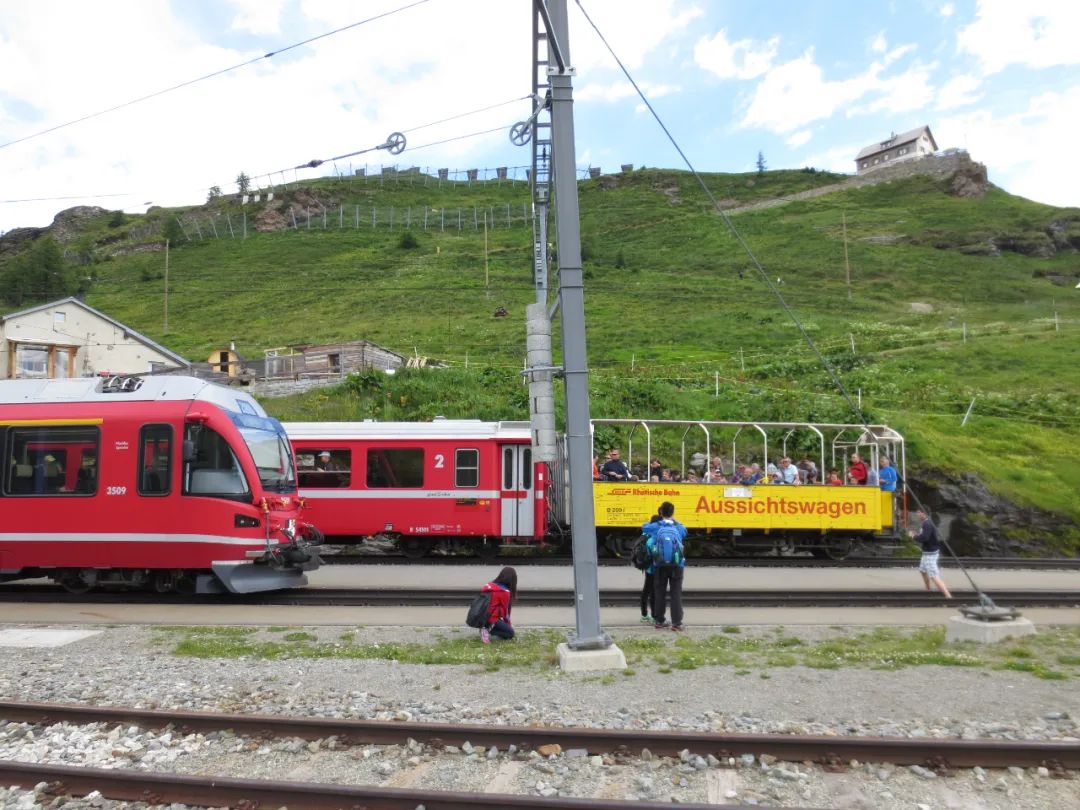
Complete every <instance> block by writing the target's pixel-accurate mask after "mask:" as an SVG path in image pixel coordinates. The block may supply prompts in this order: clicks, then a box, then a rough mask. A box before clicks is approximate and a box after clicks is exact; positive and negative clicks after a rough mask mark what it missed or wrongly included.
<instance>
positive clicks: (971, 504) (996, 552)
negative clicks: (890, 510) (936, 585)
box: [909, 470, 1080, 557]
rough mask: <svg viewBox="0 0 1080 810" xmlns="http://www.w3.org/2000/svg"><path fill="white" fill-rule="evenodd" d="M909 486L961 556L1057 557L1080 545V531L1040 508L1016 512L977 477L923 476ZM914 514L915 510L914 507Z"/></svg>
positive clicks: (927, 473) (922, 473)
mask: <svg viewBox="0 0 1080 810" xmlns="http://www.w3.org/2000/svg"><path fill="white" fill-rule="evenodd" d="M909 484H910V485H911V488H912V489H913V490H914V491H915V494H916V495H918V496H919V499H920V500H921V501H922V502H923V503H924V504H926V505H927V506H928V507H929V508H930V510H931V511H932V513H933V515H934V519H935V520H936V522H937V523H938V526H939V528H940V529H941V530H942V533H943V535H944V536H945V538H946V539H947V540H948V541H949V544H950V545H951V546H952V547H953V550H954V551H955V552H956V553H957V554H959V555H961V556H965V555H966V556H973V557H978V556H984V557H997V556H1002V557H1005V556H1016V555H1027V556H1031V555H1048V556H1056V555H1058V554H1061V553H1062V549H1065V548H1069V547H1072V549H1073V553H1076V544H1077V543H1078V542H1080V526H1077V524H1076V523H1075V522H1074V521H1072V520H1070V519H1069V518H1067V517H1065V516H1064V515H1058V514H1054V513H1053V512H1047V511H1045V510H1042V509H1037V508H1035V507H1023V506H1017V505H1016V504H1014V503H1012V502H1011V501H1007V500H1005V499H1004V498H1001V497H999V496H997V495H994V494H993V493H992V492H990V490H988V489H987V488H986V487H985V486H984V485H983V484H982V483H981V482H980V481H979V480H978V479H977V478H975V477H974V476H973V475H959V476H950V475H948V474H945V473H942V472H940V471H937V470H919V471H918V472H916V473H913V474H912V475H911V476H909ZM910 506H911V508H914V505H913V504H911V505H910Z"/></svg>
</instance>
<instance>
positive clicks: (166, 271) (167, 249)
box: [162, 239, 169, 334]
mask: <svg viewBox="0 0 1080 810" xmlns="http://www.w3.org/2000/svg"><path fill="white" fill-rule="evenodd" d="M162 333H164V334H168V333H169V240H168V239H166V240H165V328H164V329H162Z"/></svg>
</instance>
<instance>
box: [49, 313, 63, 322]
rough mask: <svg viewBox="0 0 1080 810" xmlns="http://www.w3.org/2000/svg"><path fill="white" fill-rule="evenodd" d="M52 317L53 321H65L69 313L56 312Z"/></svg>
mask: <svg viewBox="0 0 1080 810" xmlns="http://www.w3.org/2000/svg"><path fill="white" fill-rule="evenodd" d="M52 319H53V323H63V322H64V321H66V320H67V314H66V313H64V312H54V313H53V316H52Z"/></svg>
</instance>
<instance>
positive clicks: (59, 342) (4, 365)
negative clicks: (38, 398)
mask: <svg viewBox="0 0 1080 810" xmlns="http://www.w3.org/2000/svg"><path fill="white" fill-rule="evenodd" d="M190 368H191V364H190V363H189V362H188V361H187V360H185V359H184V358H183V357H181V356H180V355H178V354H175V353H174V352H171V351H169V350H168V349H166V348H165V347H164V346H161V345H159V344H157V343H155V342H154V341H152V340H150V338H148V337H146V336H145V335H141V334H139V333H138V332H136V331H135V330H134V329H131V328H130V327H127V326H124V324H122V323H120V322H119V321H115V320H113V319H112V318H110V317H109V316H108V315H106V314H105V313H103V312H99V311H98V310H96V309H94V308H93V307H91V306H89V305H87V304H85V303H83V302H82V301H80V300H79V299H78V298H62V299H60V300H59V301H52V302H50V303H47V304H40V305H38V306H36V307H31V308H30V309H24V310H21V311H19V312H12V313H11V314H9V315H0V379H43V380H46V379H66V378H69V377H89V376H93V375H94V374H99V373H100V374H104V373H111V374H146V373H148V372H149V373H164V372H169V371H176V370H184V371H186V370H189V369H190Z"/></svg>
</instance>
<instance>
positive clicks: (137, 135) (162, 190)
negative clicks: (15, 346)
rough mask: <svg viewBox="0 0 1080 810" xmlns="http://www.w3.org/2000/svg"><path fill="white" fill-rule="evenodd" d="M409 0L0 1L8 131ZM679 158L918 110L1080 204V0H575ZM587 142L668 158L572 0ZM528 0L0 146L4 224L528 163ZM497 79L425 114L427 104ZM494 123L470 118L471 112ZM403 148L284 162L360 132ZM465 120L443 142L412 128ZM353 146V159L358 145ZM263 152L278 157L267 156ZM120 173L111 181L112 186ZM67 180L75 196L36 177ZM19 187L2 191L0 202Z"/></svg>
mask: <svg viewBox="0 0 1080 810" xmlns="http://www.w3.org/2000/svg"><path fill="white" fill-rule="evenodd" d="M410 2H412V0H362V1H361V0H357V1H356V2H348V1H347V0H214V1H213V2H211V1H210V0H183V2H181V0H175V2H169V0H96V1H95V2H92V3H91V2H80V1H79V0H36V2H34V3H20V4H12V3H7V4H3V5H2V6H0V144H6V143H8V142H10V141H14V140H17V139H20V138H24V137H26V136H29V135H33V134H34V133H36V132H38V131H40V130H42V129H46V128H48V127H52V126H56V125H58V124H62V123H64V122H66V121H70V120H72V119H76V118H79V117H81V116H84V115H87V114H89V113H93V112H96V111H98V110H101V109H105V108H108V107H111V106H113V105H116V104H119V103H122V102H125V101H128V100H130V99H133V98H136V97H139V96H142V95H144V94H148V93H153V92H155V91H158V90H161V89H164V88H166V87H169V86H171V85H174V84H178V83H180V82H184V81H187V80H190V79H193V78H196V77H198V76H201V75H204V74H207V73H210V72H213V71H217V70H220V69H222V68H226V67H229V66H232V65H236V64H239V63H241V62H244V61H247V60H250V59H256V58H257V57H259V56H261V55H262V54H265V53H267V52H268V51H273V50H278V49H280V48H282V47H284V46H286V45H289V44H292V43H295V42H298V41H300V40H303V39H305V38H308V37H311V36H315V35H318V34H321V33H324V32H327V31H330V30H332V29H334V28H336V27H338V26H342V25H348V24H350V23H354V22H357V21H359V20H362V19H365V18H368V17H372V16H374V15H377V14H380V13H384V12H388V11H394V10H396V9H399V8H401V7H402V6H406V5H408V4H409V3H410ZM581 3H582V5H583V6H584V8H585V9H586V10H587V11H588V12H589V14H590V15H591V16H592V17H593V19H594V20H595V21H596V23H597V24H598V26H599V27H600V29H601V30H602V32H603V33H604V35H605V36H606V37H607V39H608V41H609V42H610V43H611V45H612V46H613V47H614V49H615V50H616V52H617V53H618V54H619V56H620V57H621V58H622V59H623V61H624V62H625V63H626V64H627V66H628V67H629V69H630V70H631V72H632V74H633V76H634V78H635V80H636V81H637V82H638V83H639V84H640V85H641V86H642V88H643V89H644V90H645V91H646V93H647V94H648V95H649V97H650V100H651V101H652V102H653V104H654V106H655V108H656V109H657V111H658V112H659V114H660V115H661V116H662V117H663V119H664V121H665V123H666V124H667V126H668V128H669V129H670V130H671V131H672V132H673V134H674V135H675V137H676V138H677V139H678V140H679V142H680V145H681V146H682V148H683V150H684V151H685V152H686V154H687V155H688V156H689V157H690V159H691V160H692V161H693V162H694V163H695V165H696V166H697V167H698V168H699V169H702V170H707V171H750V170H752V169H753V167H754V162H755V160H756V157H757V154H758V151H759V150H760V151H761V152H762V153H764V156H765V159H766V161H767V163H768V165H769V167H770V168H797V167H801V166H816V167H818V168H825V169H831V170H836V171H847V172H851V171H852V170H853V166H854V164H853V157H854V155H855V153H856V152H857V151H858V150H859V149H860V148H861V147H862V146H865V145H867V144H869V143H874V142H877V141H880V140H882V139H884V138H885V137H887V136H888V135H889V134H890V133H891V132H902V131H904V130H908V129H912V128H915V127H918V126H921V125H923V124H927V125H929V126H930V127H931V129H932V131H933V133H934V135H935V137H936V139H937V143H938V145H939V147H940V148H942V149H945V148H949V147H964V148H967V149H968V150H969V151H970V153H971V155H972V157H973V158H974V159H976V160H978V161H981V162H983V163H985V164H986V165H987V168H988V170H989V173H990V179H991V180H992V181H993V182H995V183H996V184H998V185H1000V186H1002V187H1004V188H1005V189H1006V190H1008V191H1010V192H1012V193H1015V194H1020V195H1022V196H1025V197H1029V198H1032V199H1035V200H1039V201H1041V202H1047V203H1052V204H1055V205H1080V168H1078V165H1080V164H1077V162H1076V161H1073V160H1072V159H1071V157H1070V155H1071V154H1072V152H1073V141H1074V133H1076V132H1080V46H1078V45H1077V42H1078V41H1080V3H1071V2H1056V1H1049V2H1048V0H1029V1H1028V2H1025V3H1021V4H1018V3H1010V2H1004V1H999V0H993V2H989V1H984V2H956V1H953V2H941V1H940V0H933V1H931V0H908V2H903V3H901V2H892V3H877V4H866V3H862V4H859V3H853V2H827V1H826V0H818V1H817V2H814V1H813V0H811V1H810V2H802V3H794V2H715V1H710V0H618V1H617V0H581ZM569 5H570V21H571V42H570V48H571V52H572V62H573V64H574V66H575V67H576V68H577V71H578V74H577V78H576V80H575V98H576V104H575V117H576V118H575V122H576V135H577V144H576V150H577V158H578V163H579V166H581V167H583V168H584V167H586V166H589V165H593V166H599V167H601V169H603V170H605V171H614V170H617V169H618V167H619V165H620V164H623V163H632V164H634V165H636V166H641V165H647V166H650V167H652V166H661V167H680V165H681V163H680V160H679V157H678V155H677V153H676V152H675V150H674V148H673V147H672V146H671V145H670V144H669V143H668V142H667V140H666V138H665V137H664V136H663V133H662V132H661V131H660V129H659V128H658V127H657V125H656V124H655V122H654V121H653V120H652V119H651V117H650V116H648V115H647V114H646V113H645V112H644V110H643V109H642V107H641V105H640V102H639V100H638V99H637V98H636V96H634V95H633V94H632V92H631V91H630V88H629V86H628V85H627V84H626V82H625V80H624V79H623V77H622V75H621V73H620V72H619V71H618V69H617V67H616V66H615V65H614V63H613V62H612V60H611V58H610V56H609V55H608V53H607V51H606V50H605V49H604V48H603V46H602V45H601V44H600V43H599V41H598V40H597V38H596V36H595V34H594V33H593V31H592V30H591V28H589V27H588V26H587V24H585V22H584V19H583V17H582V15H581V13H580V11H579V9H578V7H577V4H576V2H575V0H569ZM530 19H531V17H530V3H529V2H528V0H428V2H425V3H422V4H421V5H418V6H416V7H414V8H410V9H406V10H403V11H400V12H398V13H394V14H391V15H390V16H387V17H385V18H383V19H379V20H375V21H372V22H370V23H367V24H365V25H361V26H358V27H356V28H353V29H351V30H349V31H345V32H343V33H340V34H336V35H334V36H331V37H327V38H325V39H321V40H319V41H317V42H315V43H312V44H310V45H306V46H303V47H301V48H297V49H294V50H291V51H288V52H287V53H283V54H281V55H279V56H275V57H273V58H272V59H261V60H258V61H256V62H255V63H254V64H252V65H249V66H247V67H243V68H240V69H238V70H234V71H230V72H228V73H226V74H224V75H222V76H218V77H216V78H213V79H209V80H207V81H203V82H199V83H196V84H193V85H191V86H189V87H185V88H183V89H180V90H177V91H175V92H173V93H169V94H166V95H164V96H161V97H158V98H155V99H152V100H150V101H147V102H143V103H140V104H136V105H133V106H130V107H126V108H124V109H123V110H120V111H118V112H114V113H110V114H108V115H104V116H100V117H97V118H94V119H92V120H89V121H86V122H83V123H80V124H76V125H73V126H70V127H65V128H62V129H59V130H57V131H55V132H51V133H48V134H44V135H41V136H38V137H32V138H29V139H28V140H25V141H22V142H20V143H13V144H10V145H7V146H0V201H2V202H0V231H4V230H9V229H11V228H13V227H17V226H25V225H34V226H40V225H45V224H48V222H50V221H51V220H52V217H53V216H54V214H55V213H56V212H57V211H59V210H61V209H63V208H66V207H69V206H71V205H77V204H95V205H101V206H103V207H106V208H120V207H122V208H124V209H125V210H128V211H133V212H134V211H142V210H145V208H146V205H147V204H151V203H152V204H157V205H182V204H195V203H198V202H201V201H202V200H203V199H205V197H206V192H207V189H209V187H210V186H212V185H220V186H221V187H222V188H223V189H224V190H225V191H226V192H228V191H230V190H234V189H235V185H234V184H233V180H234V179H235V177H236V175H237V173H239V172H240V171H244V172H246V173H247V174H249V175H252V176H254V177H256V180H257V182H258V183H259V184H261V185H268V184H270V183H272V182H280V180H281V179H288V180H293V179H299V178H303V177H308V176H314V175H316V174H319V173H333V172H334V171H335V170H337V171H341V172H347V171H350V170H351V169H355V168H356V167H358V166H362V165H366V166H367V167H368V169H369V170H377V167H379V166H380V165H384V164H385V165H391V164H395V163H396V164H398V165H402V166H408V165H416V166H421V167H424V168H428V169H432V170H433V169H435V168H438V167H448V168H450V169H459V170H464V169H467V168H479V169H493V168H494V167H496V166H504V165H506V166H523V165H525V164H526V163H528V162H529V151H528V149H523V148H520V147H514V146H512V145H511V144H510V142H509V139H508V136H507V135H508V128H509V126H510V125H511V124H512V123H513V122H514V121H517V120H520V119H522V118H525V117H526V116H527V115H528V112H529V101H528V100H526V99H523V97H524V96H526V95H527V94H528V93H529V91H530V83H529V82H530V64H529V61H530V48H531V45H530V37H531V23H530ZM501 102H506V103H505V104H502V105H501V106H498V107H496V108H495V109H492V110H489V111H487V112H483V113H478V114H475V115H467V116H465V117H462V118H459V119H457V120H454V121H450V122H447V123H444V124H441V125H436V126H422V125H426V124H429V123H431V122H434V121H438V120H440V119H444V118H447V117H450V116H455V115H458V114H461V113H467V112H470V111H473V110H477V109H479V108H482V107H486V106H489V105H494V104H500V103H501ZM491 129H494V130H496V131H494V132H489V133H487V134H484V135H476V136H472V137H460V136H468V135H471V134H472V133H477V132H483V131H485V130H491ZM396 130H404V131H406V135H407V137H408V141H409V148H408V149H407V150H406V151H405V152H404V153H403V154H401V155H399V156H397V157H392V156H390V155H387V154H386V153H385V152H378V151H376V152H371V153H368V154H367V155H364V156H359V157H356V158H352V159H351V160H344V161H342V162H340V163H339V164H337V165H336V166H335V165H334V164H331V163H327V164H325V165H324V166H323V167H322V168H321V169H320V170H319V171H314V170H301V171H298V172H293V171H291V170H290V171H287V172H281V171H279V170H283V169H285V168H286V167H291V166H296V165H298V164H300V163H304V162H306V161H308V160H311V159H313V158H319V159H323V158H328V157H332V156H334V155H339V154H343V153H346V152H352V151H356V150H360V149H367V148H371V147H374V146H376V145H377V144H379V143H382V142H383V140H384V139H385V138H386V136H387V135H388V134H389V133H390V132H393V131H396ZM450 138H460V139H458V140H453V141H451V142H450V143H446V144H443V145H440V146H426V147H425V145H426V144H430V143H433V142H435V141H440V140H444V139H450ZM365 161H366V163H365ZM264 173H270V174H269V176H266V177H261V175H263V174H264ZM106 195H115V196H106ZM58 197H72V198H73V199H69V200H59V199H43V200H34V201H27V202H22V200H31V199H32V198H58ZM12 201H15V202H12Z"/></svg>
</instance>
